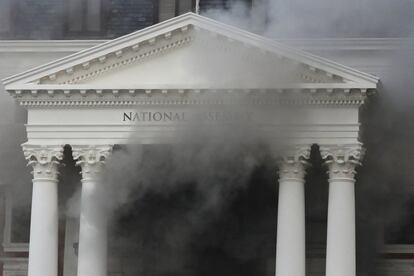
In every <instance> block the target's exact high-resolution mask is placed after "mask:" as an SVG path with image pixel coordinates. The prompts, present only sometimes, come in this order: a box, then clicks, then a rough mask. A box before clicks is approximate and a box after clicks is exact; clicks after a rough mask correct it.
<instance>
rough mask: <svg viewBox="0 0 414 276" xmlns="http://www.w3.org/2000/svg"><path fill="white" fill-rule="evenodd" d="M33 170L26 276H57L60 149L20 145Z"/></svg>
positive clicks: (57, 147) (61, 154) (59, 147)
mask: <svg viewBox="0 0 414 276" xmlns="http://www.w3.org/2000/svg"><path fill="white" fill-rule="evenodd" d="M23 151H24V155H25V158H26V160H28V164H29V165H30V166H32V167H33V192H32V208H31V220H30V244H29V266H28V276H57V272H58V219H59V214H58V191H57V189H58V188H57V182H58V165H59V161H60V160H62V157H63V146H45V145H42V146H40V145H29V144H25V145H23Z"/></svg>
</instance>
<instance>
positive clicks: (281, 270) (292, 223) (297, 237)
mask: <svg viewBox="0 0 414 276" xmlns="http://www.w3.org/2000/svg"><path fill="white" fill-rule="evenodd" d="M309 155H310V149H309V147H299V148H297V149H295V150H294V151H290V152H289V153H288V155H285V158H284V159H283V161H282V162H281V164H280V170H279V176H280V179H279V202H278V217H277V242H276V276H305V273H306V242H305V238H306V237H305V236H306V232H305V186H304V185H305V179H304V178H305V163H306V162H305V160H306V159H308V158H309Z"/></svg>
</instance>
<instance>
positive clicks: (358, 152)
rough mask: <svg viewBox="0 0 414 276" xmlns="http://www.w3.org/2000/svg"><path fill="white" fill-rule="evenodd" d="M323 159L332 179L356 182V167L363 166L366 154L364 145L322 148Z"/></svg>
mask: <svg viewBox="0 0 414 276" xmlns="http://www.w3.org/2000/svg"><path fill="white" fill-rule="evenodd" d="M320 152H321V156H322V159H324V160H325V163H326V164H327V165H328V167H329V176H330V179H335V178H340V179H343V180H346V179H347V180H352V181H353V180H354V177H355V167H356V166H358V165H361V161H362V159H363V157H364V154H365V149H364V148H363V147H362V143H357V144H348V145H329V146H320Z"/></svg>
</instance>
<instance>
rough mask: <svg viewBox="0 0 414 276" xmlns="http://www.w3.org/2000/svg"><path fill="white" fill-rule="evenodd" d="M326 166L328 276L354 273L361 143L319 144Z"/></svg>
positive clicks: (344, 275)
mask: <svg viewBox="0 0 414 276" xmlns="http://www.w3.org/2000/svg"><path fill="white" fill-rule="evenodd" d="M321 154H322V158H323V159H325V162H326V164H327V165H328V167H329V203H328V230H327V245H326V246H327V248H326V275H327V276H355V275H356V239H355V166H357V165H359V164H360V160H361V158H362V155H363V150H362V147H361V145H360V144H356V145H342V146H329V147H321Z"/></svg>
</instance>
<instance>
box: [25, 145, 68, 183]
mask: <svg viewBox="0 0 414 276" xmlns="http://www.w3.org/2000/svg"><path fill="white" fill-rule="evenodd" d="M22 148H23V153H24V157H25V158H26V160H27V161H28V166H32V167H33V180H34V181H36V180H37V179H42V180H53V181H57V176H58V165H59V161H60V160H62V159H63V145H33V144H23V145H22Z"/></svg>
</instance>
